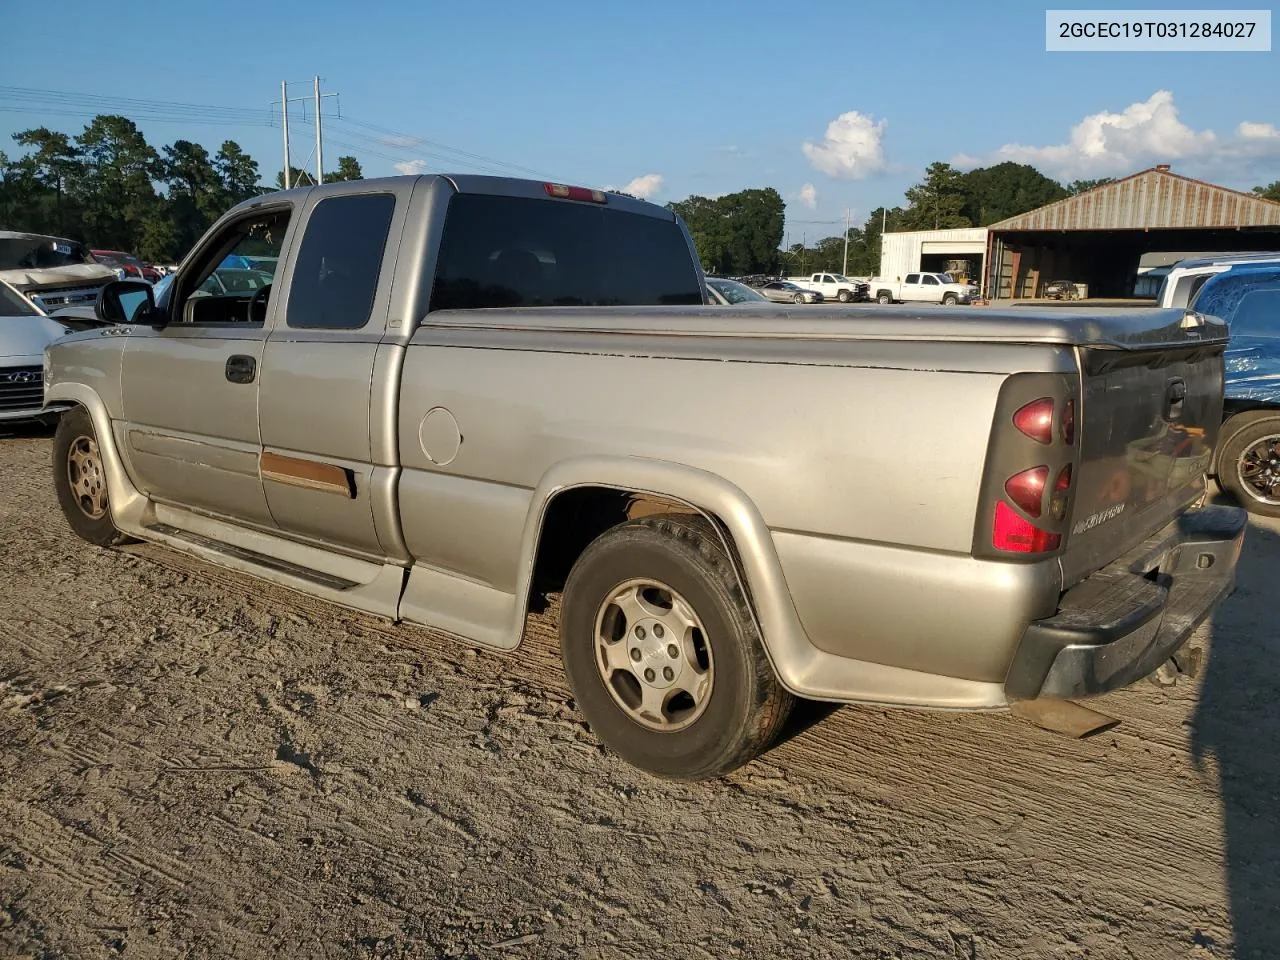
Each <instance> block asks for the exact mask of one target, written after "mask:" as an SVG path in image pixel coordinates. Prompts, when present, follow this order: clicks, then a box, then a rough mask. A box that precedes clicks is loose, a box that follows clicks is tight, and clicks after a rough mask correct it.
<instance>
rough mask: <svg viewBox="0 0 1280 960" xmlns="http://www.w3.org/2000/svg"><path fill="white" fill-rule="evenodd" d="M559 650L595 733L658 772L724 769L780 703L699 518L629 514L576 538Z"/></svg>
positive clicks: (760, 742)
mask: <svg viewBox="0 0 1280 960" xmlns="http://www.w3.org/2000/svg"><path fill="white" fill-rule="evenodd" d="M560 648H561V652H562V654H563V656H564V663H565V672H566V673H567V675H568V678H569V685H570V687H571V688H572V690H573V694H574V697H575V698H576V699H577V702H578V706H579V708H580V709H581V711H582V713H583V715H584V716H585V717H586V719H587V722H588V724H590V726H591V729H592V731H593V732H594V733H595V735H596V736H597V737H598V738H599V739H600V741H601V742H602V743H604V745H605V746H606V747H608V748H609V749H610V750H612V751H613V752H614V753H616V754H617V755H618V756H620V757H621V758H622V759H624V760H626V761H627V762H628V763H631V764H633V765H634V766H637V767H640V768H641V769H644V770H647V771H649V772H650V773H653V774H656V775H658V776H662V777H669V778H673V779H681V780H701V779H707V778H711V777H719V776H722V775H724V774H726V773H728V772H729V771H731V770H733V769H735V768H736V767H739V766H741V765H742V764H744V763H747V762H748V761H749V760H751V759H752V758H753V757H755V756H756V755H758V754H759V753H761V752H762V751H764V750H765V749H766V748H767V747H768V746H769V744H770V743H772V742H773V740H774V738H775V737H776V736H777V733H778V731H779V730H780V729H781V727H782V724H783V722H784V721H785V720H786V718H787V715H788V713H789V712H790V709H791V704H792V697H791V695H790V694H789V693H787V691H786V690H784V689H783V687H782V685H781V684H780V683H779V682H778V679H777V677H776V676H775V674H774V672H773V668H772V667H771V666H770V664H769V661H768V659H767V657H766V655H765V652H764V646H763V644H762V643H761V640H760V635H759V632H758V631H757V630H756V626H755V621H754V620H753V618H752V616H751V611H750V609H749V608H748V606H747V601H746V598H745V596H744V595H743V592H742V588H741V586H740V585H739V583H738V579H737V577H736V576H735V574H734V570H733V566H732V564H731V562H730V560H729V557H728V556H727V555H726V554H725V551H724V547H723V546H722V545H721V543H720V541H719V538H718V537H717V536H716V534H715V532H714V530H713V529H712V527H711V525H710V524H709V523H708V522H706V521H705V520H703V519H702V518H693V517H683V516H681V517H674V516H660V517H647V518H644V519H642V520H632V521H629V522H627V523H624V524H621V525H620V526H617V527H614V528H612V529H610V530H608V531H606V532H605V533H604V534H602V535H601V536H600V537H599V538H597V539H596V540H595V541H594V542H593V543H592V544H591V545H590V546H589V547H587V549H586V550H585V551H584V552H583V554H582V556H581V557H580V558H579V559H578V561H577V563H575V564H574V567H573V570H572V571H571V572H570V574H569V578H568V581H567V583H566V584H565V589H564V604H563V608H562V611H561V620H560Z"/></svg>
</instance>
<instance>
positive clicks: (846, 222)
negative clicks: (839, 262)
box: [840, 207, 849, 277]
mask: <svg viewBox="0 0 1280 960" xmlns="http://www.w3.org/2000/svg"><path fill="white" fill-rule="evenodd" d="M840 275H841V276H842V277H847V276H848V275H849V210H848V208H847V207H846V208H845V211H844V269H843V270H841V271H840Z"/></svg>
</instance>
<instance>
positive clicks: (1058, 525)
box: [985, 393, 1076, 556]
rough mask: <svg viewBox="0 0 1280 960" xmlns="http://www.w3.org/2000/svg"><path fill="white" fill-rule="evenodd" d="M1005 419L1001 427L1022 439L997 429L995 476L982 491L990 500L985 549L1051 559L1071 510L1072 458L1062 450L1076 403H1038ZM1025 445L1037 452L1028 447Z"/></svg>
mask: <svg viewBox="0 0 1280 960" xmlns="http://www.w3.org/2000/svg"><path fill="white" fill-rule="evenodd" d="M1023 396H1024V397H1025V396H1026V394H1025V393H1023ZM1031 396H1033V397H1034V396H1035V394H1034V393H1033V394H1031ZM1059 396H1060V395H1059ZM1006 409H1008V408H1007V407H1006ZM1004 417H1008V418H1009V419H1003V418H1002V419H1003V423H1004V424H1008V423H1009V422H1010V419H1011V420H1012V422H1013V426H1014V427H1016V428H1017V431H1018V433H1020V434H1021V435H1022V436H1021V437H1018V436H1017V434H1014V433H1012V431H1008V429H1007V427H1005V428H999V427H998V428H997V431H996V436H994V437H993V443H995V444H997V449H996V450H995V451H993V466H995V465H998V472H997V473H996V475H995V476H992V477H991V478H990V480H991V481H994V482H993V483H992V485H991V486H990V487H988V488H987V489H988V490H990V492H991V494H992V496H991V500H990V501H989V502H990V507H989V508H988V509H989V511H990V512H989V513H986V514H985V516H986V518H987V520H986V522H987V523H989V524H990V526H989V527H988V528H987V529H988V530H989V532H990V537H991V540H990V546H989V547H987V548H986V549H988V550H994V551H995V553H996V555H999V554H1006V555H1007V554H1021V555H1023V556H1030V555H1033V554H1040V553H1051V552H1053V551H1055V550H1057V549H1058V548H1059V547H1060V546H1061V545H1062V537H1063V532H1064V531H1063V526H1062V525H1063V524H1064V523H1065V521H1066V519H1067V513H1068V510H1069V507H1070V500H1071V483H1072V479H1073V473H1072V463H1071V460H1073V459H1074V456H1073V454H1072V452H1071V451H1070V450H1068V449H1066V448H1067V447H1069V446H1072V445H1074V443H1075V429H1076V428H1075V401H1074V399H1071V398H1068V399H1066V400H1065V401H1064V400H1060V399H1057V400H1056V399H1054V398H1053V397H1047V396H1044V397H1039V398H1038V399H1035V400H1032V401H1030V402H1022V404H1021V406H1019V407H1018V408H1017V409H1016V410H1015V411H1014V412H1013V414H1012V415H1010V414H1007V413H1006V414H1004ZM1002 429H1003V431H1004V432H1003V433H1001V430H1002ZM1024 438H1025V439H1024ZM1027 440H1034V441H1035V443H1036V444H1037V446H1036V447H1034V448H1031V447H1029V446H1028V444H1027ZM1033 457H1034V458H1035V459H1031V458H1033ZM1028 461H1030V464H1033V465H1028ZM1037 461H1039V462H1038V463H1037ZM1046 461H1047V462H1046ZM1010 468H1012V469H1010ZM995 483H999V484H1000V486H998V487H997V486H995Z"/></svg>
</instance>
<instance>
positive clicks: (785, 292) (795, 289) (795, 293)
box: [760, 280, 823, 303]
mask: <svg viewBox="0 0 1280 960" xmlns="http://www.w3.org/2000/svg"><path fill="white" fill-rule="evenodd" d="M760 293H761V294H762V295H763V296H764V297H765V298H766V299H768V300H772V301H773V302H774V303H822V300H823V296H822V294H821V293H819V292H818V291H817V290H809V289H806V288H805V287H801V286H799V285H798V284H794V283H792V282H791V281H790V280H774V281H772V282H771V283H766V284H765V285H764V286H763V287H761V288H760Z"/></svg>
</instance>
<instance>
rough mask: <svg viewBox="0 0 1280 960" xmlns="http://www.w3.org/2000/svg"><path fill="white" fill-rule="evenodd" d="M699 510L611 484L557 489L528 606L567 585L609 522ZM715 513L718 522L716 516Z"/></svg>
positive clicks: (543, 532) (539, 603) (544, 522)
mask: <svg viewBox="0 0 1280 960" xmlns="http://www.w3.org/2000/svg"><path fill="white" fill-rule="evenodd" d="M701 512H702V511H700V510H699V509H698V508H697V507H695V506H693V505H692V504H688V503H684V502H683V501H680V500H676V499H674V498H669V497H663V496H659V495H656V494H651V493H637V492H635V491H631V490H618V489H615V488H613V487H574V488H572V489H570V490H565V491H563V492H561V493H559V494H557V495H556V496H555V497H553V498H552V500H551V502H550V503H548V504H547V508H546V512H545V513H544V515H543V518H542V529H541V530H540V531H539V534H538V549H537V553H536V554H535V555H534V561H533V580H532V588H531V590H530V596H529V605H530V607H531V608H538V609H542V608H544V607H545V604H546V598H547V594H550V593H559V592H560V591H561V590H563V589H564V583H565V580H566V579H567V578H568V576H569V571H570V570H571V569H572V568H573V565H574V563H576V562H577V559H578V557H580V556H581V555H582V551H583V550H585V549H587V546H588V545H589V544H590V543H591V541H593V540H595V539H596V537H598V536H600V534H602V533H604V532H605V531H606V530H608V529H609V528H610V527H616V526H617V525H618V524H620V523H625V522H626V521H628V520H634V519H636V518H638V517H648V516H653V515H655V514H663V513H684V514H695V515H696V514H700V513H701ZM708 516H710V515H708ZM711 519H712V522H713V523H715V524H716V525H717V526H720V523H719V521H718V520H716V518H715V517H711ZM726 539H728V538H727V536H726Z"/></svg>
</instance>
